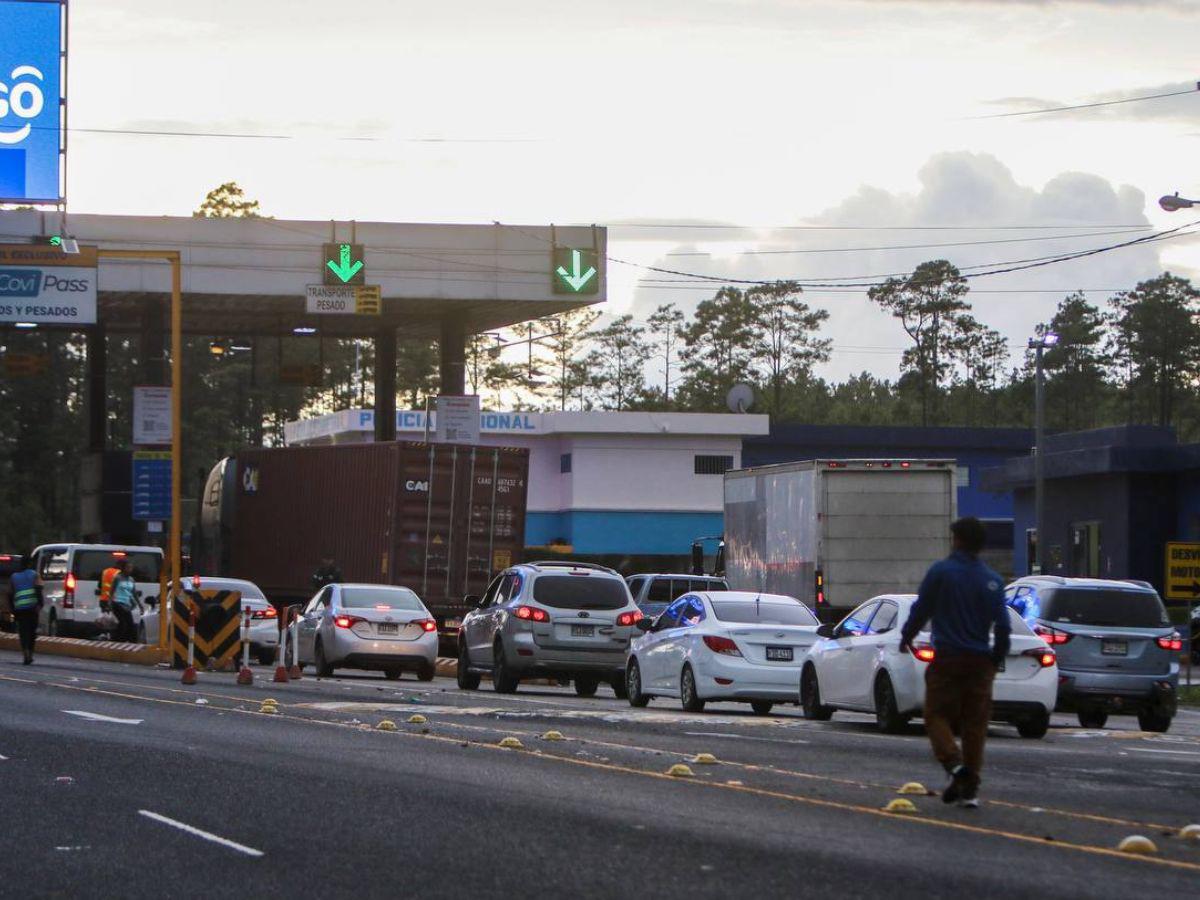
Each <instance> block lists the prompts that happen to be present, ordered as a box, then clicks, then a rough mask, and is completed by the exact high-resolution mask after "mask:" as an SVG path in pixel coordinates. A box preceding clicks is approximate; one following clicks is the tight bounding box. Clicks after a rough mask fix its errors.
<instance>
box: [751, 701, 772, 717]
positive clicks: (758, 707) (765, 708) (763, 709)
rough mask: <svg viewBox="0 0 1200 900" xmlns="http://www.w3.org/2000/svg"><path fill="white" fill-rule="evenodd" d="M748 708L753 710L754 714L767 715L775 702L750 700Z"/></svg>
mask: <svg viewBox="0 0 1200 900" xmlns="http://www.w3.org/2000/svg"><path fill="white" fill-rule="evenodd" d="M750 708H751V709H752V710H754V714H755V715H756V716H769V715H770V714H771V710H773V709H774V708H775V704H774V703H772V702H771V701H770V700H751V701H750Z"/></svg>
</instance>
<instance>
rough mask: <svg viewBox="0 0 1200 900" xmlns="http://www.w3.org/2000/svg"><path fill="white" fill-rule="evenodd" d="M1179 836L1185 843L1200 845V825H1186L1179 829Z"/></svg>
mask: <svg viewBox="0 0 1200 900" xmlns="http://www.w3.org/2000/svg"><path fill="white" fill-rule="evenodd" d="M1179 836H1180V837H1181V838H1183V839H1184V840H1185V841H1196V842H1197V843H1200V825H1184V826H1183V827H1182V828H1180V829H1179Z"/></svg>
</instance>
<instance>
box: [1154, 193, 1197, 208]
mask: <svg viewBox="0 0 1200 900" xmlns="http://www.w3.org/2000/svg"><path fill="white" fill-rule="evenodd" d="M1158 205H1159V206H1161V207H1162V208H1163V209H1164V210H1166V211H1167V212H1178V211H1179V210H1181V209H1191V208H1192V207H1193V206H1200V200H1189V199H1188V198H1187V197H1180V196H1179V191H1176V192H1175V193H1174V194H1164V195H1163V196H1161V197H1159V198H1158Z"/></svg>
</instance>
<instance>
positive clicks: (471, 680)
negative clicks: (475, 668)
mask: <svg viewBox="0 0 1200 900" xmlns="http://www.w3.org/2000/svg"><path fill="white" fill-rule="evenodd" d="M456 677H457V679H458V686H459V687H460V688H461V689H462V690H464V691H473V690H476V689H477V688H478V687H479V674H478V673H477V672H472V671H471V667H470V666H469V665H468V663H467V642H466V639H465V638H463V637H462V635H459V638H458V673H457V675H456Z"/></svg>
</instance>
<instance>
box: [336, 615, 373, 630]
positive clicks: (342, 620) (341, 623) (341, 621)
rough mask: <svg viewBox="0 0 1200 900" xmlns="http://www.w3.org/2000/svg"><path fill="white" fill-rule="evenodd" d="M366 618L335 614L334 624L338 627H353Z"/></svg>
mask: <svg viewBox="0 0 1200 900" xmlns="http://www.w3.org/2000/svg"><path fill="white" fill-rule="evenodd" d="M365 621H366V619H360V618H359V617H358V616H334V617H333V624H334V625H336V626H337V627H338V628H353V627H354V626H355V625H357V624H358V623H359V622H365Z"/></svg>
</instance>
